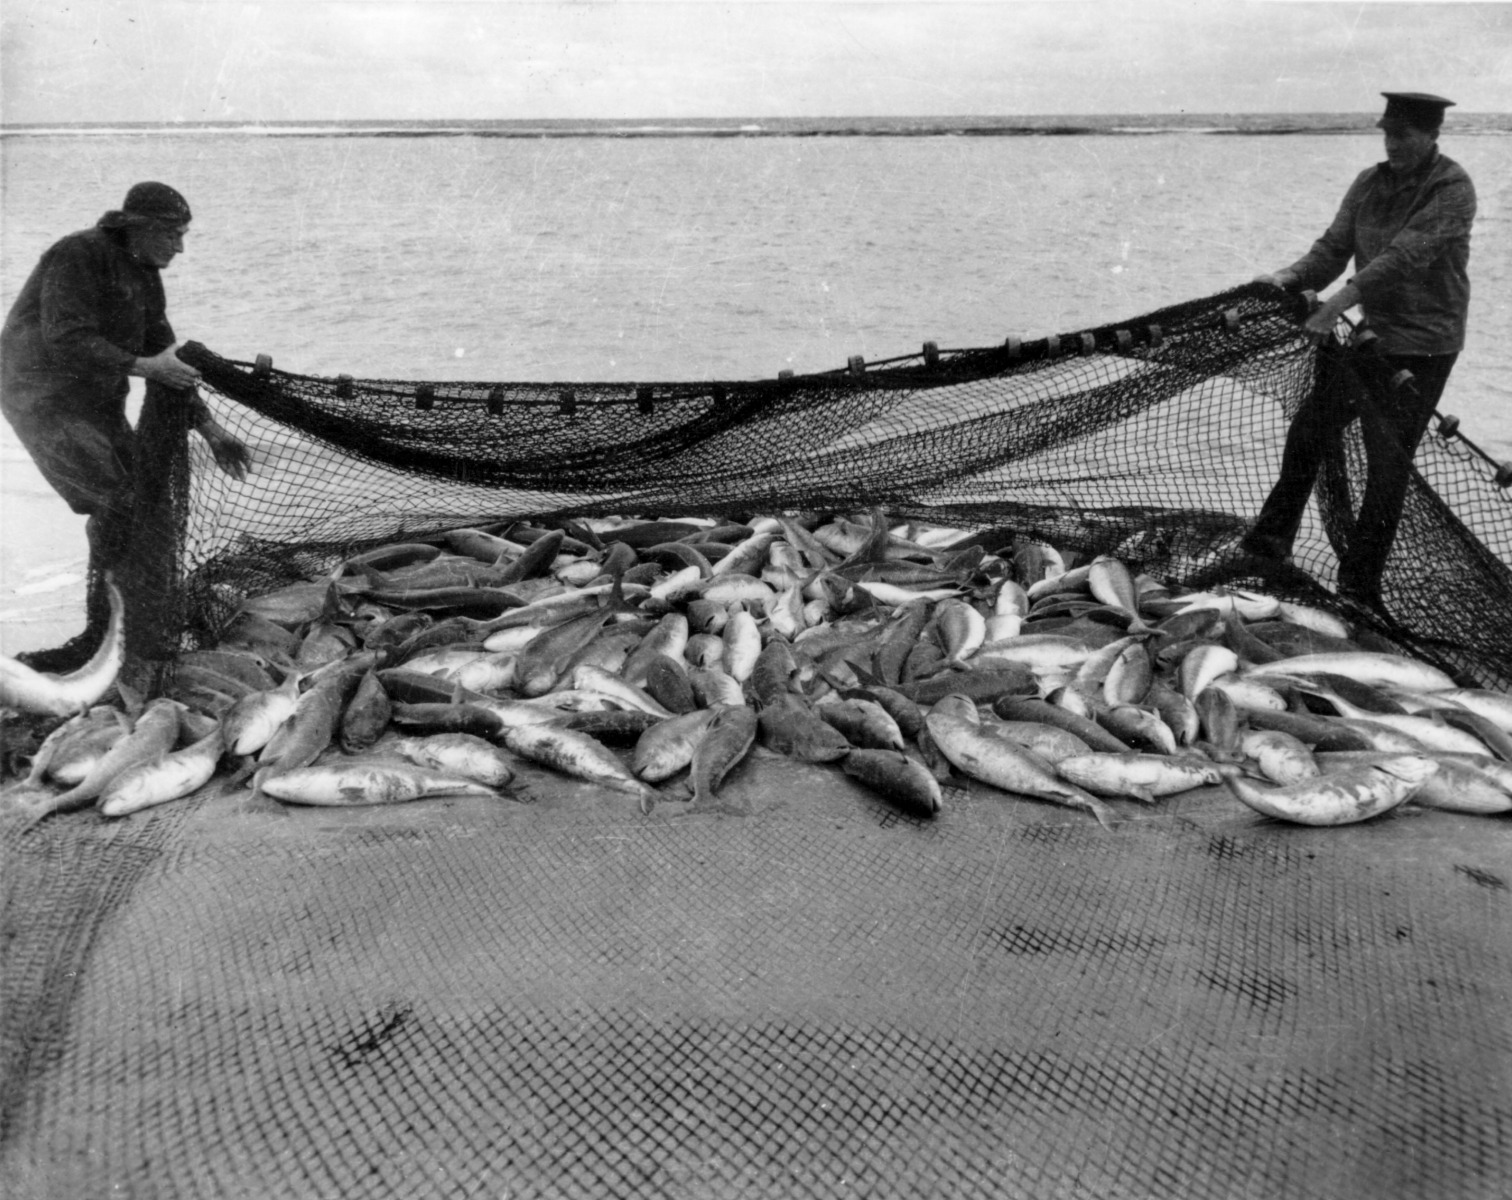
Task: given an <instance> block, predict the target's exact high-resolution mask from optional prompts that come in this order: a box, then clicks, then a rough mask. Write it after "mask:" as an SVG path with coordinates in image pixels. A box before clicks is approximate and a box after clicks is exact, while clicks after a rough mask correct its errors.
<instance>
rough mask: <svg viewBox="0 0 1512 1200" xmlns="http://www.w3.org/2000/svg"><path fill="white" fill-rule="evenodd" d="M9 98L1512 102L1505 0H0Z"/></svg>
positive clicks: (709, 108) (898, 108)
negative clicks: (1396, 93) (1407, 98)
mask: <svg viewBox="0 0 1512 1200" xmlns="http://www.w3.org/2000/svg"><path fill="white" fill-rule="evenodd" d="M0 44H3V50H0V121H3V122H4V123H5V124H10V125H18V124H30V123H36V122H52V121H64V122H78V121H90V122H106V123H113V122H118V121H234V122H260V121H299V120H322V121H331V120H424V119H438V120H441V119H511V118H512V119H530V120H539V119H547V118H563V119H584V118H632V117H643V118H670V117H780V116H799V117H801V116H810V117H819V116H1005V115H1006V116H1011V115H1041V114H1056V113H1064V114H1077V113H1081V114H1092V113H1136V112H1142V113H1175V112H1196V113H1223V112H1229V113H1237V112H1281V113H1288V112H1363V111H1371V110H1373V109H1375V108H1376V106H1377V105H1378V103H1379V101H1378V98H1377V94H1378V93H1379V92H1380V91H1382V90H1409V91H1428V92H1435V93H1438V94H1441V95H1445V96H1448V97H1450V98H1451V99H1454V100H1456V101H1458V103H1459V105H1460V110H1461V111H1462V112H1508V111H1512V3H1454V2H1440V3H1415V4H1400V3H1383V2H1375V0H1367V2H1363V3H1362V2H1360V0H1348V2H1345V0H1339V2H1319V0H996V2H978V3H962V2H960V0H895V2H886V0H883V2H874V0H812V2H783V0H735V2H731V3H724V2H721V0H570V2H569V0H547V2H529V0H264V2H262V3H241V2H238V0H5V3H4V7H3V10H0Z"/></svg>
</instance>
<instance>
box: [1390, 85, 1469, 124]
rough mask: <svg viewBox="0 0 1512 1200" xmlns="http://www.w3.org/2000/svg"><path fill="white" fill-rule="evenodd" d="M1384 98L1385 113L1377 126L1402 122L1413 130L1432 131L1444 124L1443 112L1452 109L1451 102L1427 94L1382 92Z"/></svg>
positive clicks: (1452, 103) (1452, 102) (1452, 104)
mask: <svg viewBox="0 0 1512 1200" xmlns="http://www.w3.org/2000/svg"><path fill="white" fill-rule="evenodd" d="M1381 95H1383V96H1385V97H1386V111H1385V112H1384V113H1382V114H1381V119H1380V120H1379V121H1377V122H1376V125H1377V126H1385V125H1386V123H1387V122H1388V121H1393V122H1394V121H1402V122H1405V123H1406V124H1408V125H1411V126H1412V127H1413V128H1414V129H1427V130H1434V129H1437V128H1438V127H1439V126H1440V125H1442V124H1443V123H1444V110H1445V109H1446V108H1453V107H1454V101H1453V100H1445V99H1444V98H1443V97H1442V96H1430V95H1429V94H1428V93H1427V92H1382V93H1381Z"/></svg>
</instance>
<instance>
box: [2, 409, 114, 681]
mask: <svg viewBox="0 0 1512 1200" xmlns="http://www.w3.org/2000/svg"><path fill="white" fill-rule="evenodd" d="M5 416H6V419H7V420H8V421H9V422H10V424H11V427H12V428H13V429H14V430H15V433H16V437H17V440H19V441H20V442H21V444H22V445H23V446H25V447H26V451H27V453H28V454H30V455H31V458H32V461H33V462H34V463H36V465H37V470H38V471H39V472H40V473H41V475H42V477H43V478H44V479H46V480H47V482H48V484H49V485H50V486H51V487H52V489H53V490H54V491H55V492H57V493H58V495H59V496H61V497H62V498H63V499H64V500H65V501H66V502H67V504H68V506H69V508H71V509H73V511H74V512H76V513H79V514H80V515H82V516H85V517H87V518H88V520H86V522H85V525H84V532H85V536H86V537H87V538H88V541H89V583H88V590H87V592H86V598H85V617H86V622H87V623H86V626H85V631H84V633H83V634H82V635H81V636H80V637H79V638H76V639H74V642H78V643H80V644H81V645H82V644H83V643H87V642H91V641H92V642H98V641H99V639H100V637H101V636H102V635H103V633H104V630H105V627H106V625H107V624H108V622H109V619H110V601H109V596H108V594H107V592H106V590H105V580H104V577H105V572H106V571H115V570H118V569H119V568H120V567H121V565H122V564H123V563H124V561H125V559H126V556H127V555H128V554H129V552H130V541H131V523H132V505H133V496H134V477H133V460H134V444H133V438H132V432H131V427H130V426H129V425H128V424H127V423H126V419H125V416H124V415H123V414H116V413H114V412H106V413H104V414H101V413H99V412H95V411H90V410H88V409H87V408H77V407H73V406H70V405H67V404H61V403H48V404H39V405H36V406H33V407H29V408H25V409H17V408H13V407H10V406H7V408H6V411H5ZM73 645H74V643H72V642H71V643H70V646H73ZM76 649H77V647H76ZM85 657H87V654H86V655H85ZM49 669H52V668H49Z"/></svg>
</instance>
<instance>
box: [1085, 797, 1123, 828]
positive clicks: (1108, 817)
mask: <svg viewBox="0 0 1512 1200" xmlns="http://www.w3.org/2000/svg"><path fill="white" fill-rule="evenodd" d="M1088 808H1089V809H1090V811H1091V813H1092V815H1093V816H1094V817H1096V818H1097V823H1098V824H1099V825H1101V826H1102V827H1103V828H1104V829H1106V830H1108V831H1109V832H1113V831H1115V830H1117V829H1118V827H1119V826H1120V825H1122V824H1123V818H1122V817H1120V816H1119V815H1118V814H1117V813H1116V812H1114V811H1113V810H1112V809H1111V808H1109V807H1108V806H1107V805H1106V804H1104V803H1103V802H1102V801H1101V800H1095V799H1094V800H1093V801H1092V803H1091V804H1090V805H1088Z"/></svg>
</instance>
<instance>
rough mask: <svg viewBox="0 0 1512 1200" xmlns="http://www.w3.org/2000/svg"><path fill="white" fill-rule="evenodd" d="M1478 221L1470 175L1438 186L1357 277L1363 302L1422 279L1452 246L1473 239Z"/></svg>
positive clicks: (1462, 175) (1356, 284) (1355, 283)
mask: <svg viewBox="0 0 1512 1200" xmlns="http://www.w3.org/2000/svg"><path fill="white" fill-rule="evenodd" d="M1474 220H1475V186H1474V185H1473V184H1472V183H1471V182H1470V177H1469V176H1468V175H1464V174H1460V175H1457V176H1450V177H1449V178H1447V179H1444V180H1441V181H1439V182H1438V183H1436V184H1435V185H1434V186H1433V187H1432V188H1431V189H1430V191H1429V192H1428V195H1427V196H1426V197H1425V198H1424V200H1423V202H1422V204H1420V205H1419V206H1418V207H1417V208H1416V209H1415V210H1414V211H1413V213H1412V215H1411V216H1409V217H1408V218H1407V224H1405V225H1404V226H1402V229H1401V231H1400V232H1398V233H1397V235H1396V236H1395V237H1394V238H1392V239H1391V242H1390V244H1388V245H1387V247H1386V248H1385V249H1384V250H1382V251H1381V252H1380V253H1379V254H1377V255H1376V256H1375V257H1374V258H1373V259H1371V260H1370V263H1369V265H1368V266H1366V267H1365V268H1364V269H1363V270H1362V271H1360V272H1359V273H1358V274H1357V275H1356V276H1355V277H1354V281H1353V282H1354V285H1355V287H1357V288H1358V289H1359V291H1360V297H1361V299H1362V300H1363V301H1364V302H1365V303H1366V304H1370V303H1372V302H1373V301H1376V302H1379V300H1380V299H1381V298H1382V297H1383V296H1385V295H1387V294H1388V293H1391V292H1393V291H1395V290H1396V289H1398V288H1399V287H1400V286H1401V285H1402V284H1403V283H1406V282H1408V281H1410V280H1412V279H1416V278H1421V277H1422V275H1423V274H1424V273H1425V272H1426V271H1427V270H1428V269H1429V268H1430V267H1432V266H1433V264H1434V263H1435V262H1436V261H1437V260H1438V259H1439V257H1440V255H1442V254H1443V253H1444V251H1445V250H1447V249H1448V248H1449V247H1450V246H1451V245H1453V244H1454V243H1456V242H1459V241H1461V240H1463V239H1466V238H1468V237H1469V236H1470V226H1471V224H1472V223H1473V222H1474Z"/></svg>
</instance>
